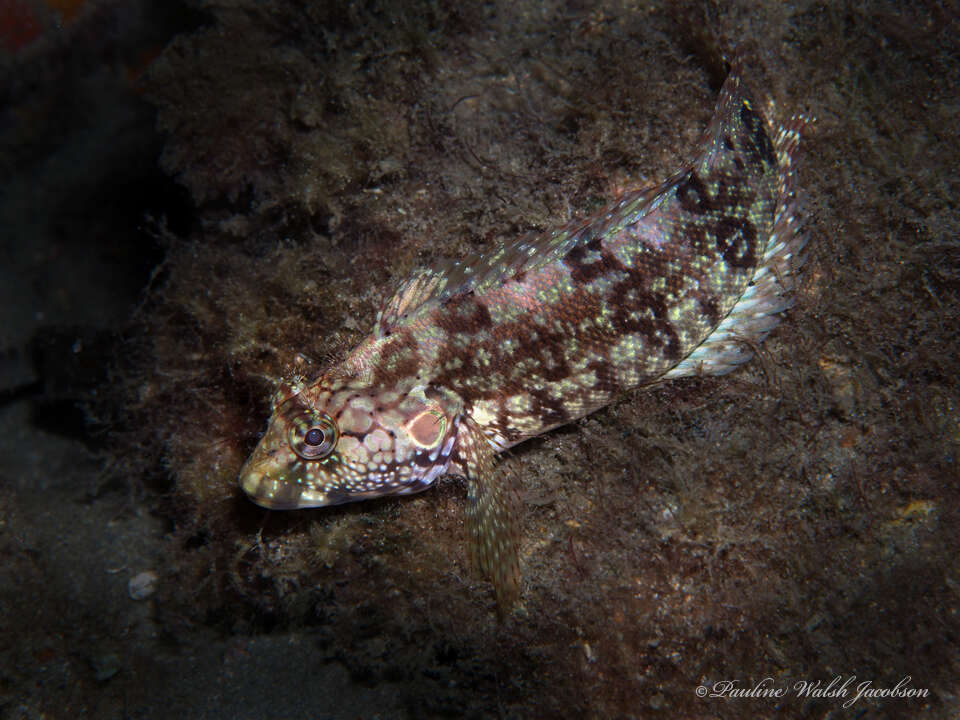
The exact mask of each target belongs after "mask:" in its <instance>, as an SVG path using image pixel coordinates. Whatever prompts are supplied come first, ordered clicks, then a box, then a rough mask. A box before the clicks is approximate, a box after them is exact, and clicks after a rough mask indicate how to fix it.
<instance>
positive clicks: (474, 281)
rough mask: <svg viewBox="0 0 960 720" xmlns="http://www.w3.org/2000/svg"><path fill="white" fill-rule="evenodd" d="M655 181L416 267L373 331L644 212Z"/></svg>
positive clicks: (550, 257) (532, 265) (557, 254)
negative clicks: (580, 213) (562, 221)
mask: <svg viewBox="0 0 960 720" xmlns="http://www.w3.org/2000/svg"><path fill="white" fill-rule="evenodd" d="M660 189H661V188H660V187H659V186H658V187H654V188H647V189H644V190H639V191H637V190H635V191H631V192H628V193H626V194H624V195H622V196H621V197H620V198H618V199H617V201H616V202H615V203H614V204H611V205H610V206H608V207H607V208H606V210H604V211H603V212H601V213H599V214H597V215H594V216H592V217H590V218H586V219H584V218H578V219H575V220H572V221H570V222H569V223H567V224H566V225H564V226H563V227H560V228H558V229H555V230H553V231H550V232H547V233H544V234H542V235H534V234H528V235H525V236H523V237H521V238H519V239H517V240H512V241H510V242H507V243H504V244H503V245H501V246H500V247H498V248H497V249H495V250H492V251H491V252H488V253H482V254H481V253H476V254H473V255H470V256H468V257H466V258H464V259H463V260H452V261H447V262H444V263H441V264H439V265H437V266H435V267H432V268H421V269H419V270H417V271H415V272H414V274H413V276H412V277H410V278H409V279H408V280H406V281H405V282H404V283H403V284H402V285H400V287H399V288H398V289H397V292H396V293H395V294H394V295H393V297H391V298H390V300H388V301H387V303H386V304H385V305H384V306H383V309H382V310H381V311H380V313H379V314H378V315H377V324H376V327H375V328H374V334H375V335H377V336H378V337H383V336H385V335H389V334H390V333H391V332H393V331H394V330H395V329H396V328H397V327H398V326H399V325H401V324H402V323H403V322H404V321H405V320H406V319H407V318H409V317H411V316H413V315H414V314H416V313H417V312H419V311H420V310H422V309H423V308H424V307H426V306H427V305H439V304H442V303H444V302H445V301H447V300H449V299H450V298H452V297H456V296H458V295H465V294H467V293H470V292H476V293H482V292H483V291H484V290H485V289H487V288H489V287H492V286H495V285H497V284H500V283H503V282H505V281H506V280H509V279H510V278H511V277H515V276H516V275H519V274H520V273H526V272H531V271H533V270H536V269H538V268H541V267H543V266H544V265H546V264H548V263H550V262H553V261H554V260H558V259H560V258H562V257H563V256H564V255H566V254H567V253H568V252H570V250H571V249H572V248H573V247H574V246H575V245H577V244H578V243H586V242H589V241H590V240H592V239H593V238H595V237H596V236H597V235H598V234H600V233H602V232H604V231H606V230H607V229H608V228H607V227H606V226H607V225H609V223H610V221H611V219H615V218H624V217H626V216H628V215H630V216H632V217H633V218H634V219H636V218H638V217H640V216H642V214H643V213H644V212H646V209H647V208H646V207H645V206H647V205H649V203H650V201H651V200H653V199H655V198H656V196H657V194H658V193H659V191H660Z"/></svg>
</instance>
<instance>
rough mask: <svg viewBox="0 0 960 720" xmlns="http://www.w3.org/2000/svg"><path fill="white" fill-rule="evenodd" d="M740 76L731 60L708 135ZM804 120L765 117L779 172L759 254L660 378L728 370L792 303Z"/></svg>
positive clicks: (802, 240) (798, 260)
mask: <svg viewBox="0 0 960 720" xmlns="http://www.w3.org/2000/svg"><path fill="white" fill-rule="evenodd" d="M740 82H741V81H740V74H739V68H738V64H735V66H734V69H733V70H732V71H731V73H730V77H728V78H727V81H726V82H725V83H724V86H723V90H722V91H721V99H720V102H719V103H718V111H717V113H716V115H715V117H714V121H713V122H711V127H710V128H709V129H708V130H707V133H708V136H709V134H710V133H711V132H712V133H713V135H712V137H717V135H718V133H716V128H715V127H714V125H715V124H716V123H720V122H722V118H723V117H724V115H723V112H724V109H725V100H726V101H728V102H732V101H733V100H734V99H736V98H738V97H739V94H740V92H741V90H740ZM738 102H739V100H738ZM810 122H812V119H810V118H807V117H806V116H804V115H795V116H794V117H792V118H791V119H790V120H789V121H788V122H787V123H786V124H785V125H783V126H781V127H778V128H772V127H771V126H770V124H769V122H766V123H765V125H766V132H767V133H768V136H770V135H772V147H773V152H774V153H775V155H776V159H777V163H778V165H779V176H778V182H777V205H776V211H775V216H774V224H773V229H772V231H771V233H770V236H769V237H768V238H767V241H766V245H765V249H764V252H763V258H762V260H761V262H760V263H759V265H758V266H757V270H756V272H755V273H754V276H753V278H752V279H751V281H750V284H749V285H748V286H747V288H746V290H745V291H744V293H743V295H741V296H740V299H739V300H738V301H737V304H736V305H734V307H733V308H732V309H731V311H730V313H729V314H727V316H726V317H725V318H723V320H721V322H720V324H719V325H717V327H716V328H715V329H714V330H713V332H712V333H711V334H710V335H709V336H708V337H707V338H706V339H705V340H704V341H703V343H701V344H700V346H699V347H698V348H697V349H696V350H694V351H693V352H692V353H690V355H688V356H687V357H686V358H685V359H684V360H683V361H682V362H680V363H679V364H678V365H677V366H676V367H674V368H672V369H671V370H670V371H669V372H668V373H667V374H666V375H665V379H672V378H678V377H686V376H690V375H723V374H724V373H728V372H730V371H731V370H733V369H735V368H736V367H737V366H739V365H741V364H742V363H744V362H746V361H747V360H749V359H750V358H751V357H752V356H753V349H754V348H755V347H756V345H757V344H758V343H760V342H762V341H763V340H764V338H766V337H767V335H768V334H769V333H770V331H771V330H772V329H773V328H774V327H776V326H777V325H778V324H779V322H780V315H779V313H782V312H783V311H784V310H786V309H787V308H789V307H790V306H791V305H792V304H793V303H792V299H791V298H790V292H791V291H792V290H793V288H794V285H795V280H796V274H797V272H798V270H799V269H800V267H801V265H802V264H803V258H802V257H801V255H800V252H801V251H802V250H803V247H804V246H805V245H806V242H807V236H806V233H805V232H804V231H803V227H802V223H801V220H800V203H799V201H798V199H797V194H796V180H797V173H796V158H797V152H798V148H799V145H800V136H801V134H802V133H803V130H804V128H805V127H806V126H807V125H808V124H810ZM767 142H770V141H769V140H767Z"/></svg>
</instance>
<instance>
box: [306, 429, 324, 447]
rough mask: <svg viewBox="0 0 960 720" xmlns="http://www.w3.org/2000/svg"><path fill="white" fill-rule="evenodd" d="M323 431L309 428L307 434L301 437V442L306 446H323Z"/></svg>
mask: <svg viewBox="0 0 960 720" xmlns="http://www.w3.org/2000/svg"><path fill="white" fill-rule="evenodd" d="M323 438H324V435H323V430H321V429H320V428H310V429H309V430H307V434H306V435H304V436H303V441H304V442H305V443H306V444H307V445H323Z"/></svg>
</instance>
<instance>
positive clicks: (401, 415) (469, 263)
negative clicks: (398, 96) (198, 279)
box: [240, 68, 805, 605]
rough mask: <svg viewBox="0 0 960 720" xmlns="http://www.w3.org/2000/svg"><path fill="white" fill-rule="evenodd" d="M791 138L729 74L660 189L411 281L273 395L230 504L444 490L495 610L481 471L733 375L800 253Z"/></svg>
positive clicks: (766, 322)
mask: <svg viewBox="0 0 960 720" xmlns="http://www.w3.org/2000/svg"><path fill="white" fill-rule="evenodd" d="M804 122H805V121H804V119H803V118H802V116H798V117H795V118H794V119H793V120H792V121H790V123H788V124H787V125H786V126H784V127H781V128H776V129H775V128H773V127H771V126H770V125H769V124H768V123H767V121H766V120H765V119H764V118H763V116H762V114H761V113H760V111H759V109H758V108H757V107H756V106H755V104H754V102H753V100H752V99H751V97H750V94H749V92H748V91H747V89H746V88H745V86H744V84H743V82H742V80H741V78H740V72H739V69H738V68H735V69H734V70H733V71H732V72H731V74H730V76H729V77H728V79H727V81H726V82H725V83H724V86H723V89H722V90H721V94H720V98H719V100H718V103H717V108H716V111H715V113H714V117H713V119H712V121H711V123H710V126H709V127H708V128H707V130H706V132H705V133H704V135H703V138H702V140H701V144H700V150H699V153H698V155H697V156H696V158H695V159H694V160H693V161H692V162H690V163H689V164H687V165H686V166H684V167H683V168H682V169H681V170H680V171H679V172H677V173H676V174H675V175H674V176H673V177H671V178H670V179H669V180H667V181H666V182H664V183H663V184H661V185H659V186H656V187H653V188H648V189H644V190H633V191H629V192H626V193H624V194H623V195H622V196H620V197H619V198H618V199H616V200H615V201H614V202H613V203H612V204H611V205H609V206H608V207H607V208H606V209H604V210H603V211H602V212H600V213H598V214H596V215H594V216H592V217H589V218H587V219H580V220H574V221H572V222H569V223H567V224H566V225H564V226H563V227H561V228H559V229H557V230H555V231H553V232H550V233H547V234H545V235H542V236H540V237H538V238H533V239H529V238H524V239H520V240H517V241H514V242H512V243H508V244H505V245H503V246H501V247H499V248H498V249H496V250H494V251H493V252H490V253H487V254H484V255H479V256H476V257H472V258H468V259H465V260H462V261H457V262H452V263H447V264H446V265H443V266H440V267H437V268H433V269H424V270H420V271H418V272H417V273H415V274H414V275H413V277H411V278H410V279H409V280H408V281H407V282H405V283H403V284H402V285H401V287H400V289H399V290H398V292H397V293H396V295H394V297H393V298H391V299H390V300H389V301H388V302H387V304H386V306H385V307H384V308H383V309H382V310H381V312H380V314H379V315H378V318H377V323H376V326H375V328H374V330H373V333H372V334H371V335H370V337H368V338H367V339H366V340H365V341H363V342H362V343H361V344H360V345H359V346H358V347H357V348H355V349H354V350H353V351H352V352H351V353H350V354H349V356H348V357H347V358H346V359H345V360H344V361H343V362H342V363H340V364H338V365H335V366H333V367H331V368H329V369H327V370H325V371H324V372H322V373H320V374H319V375H317V376H315V377H312V378H309V379H308V378H306V377H303V376H298V377H295V378H294V379H293V380H291V381H290V382H288V383H285V384H283V385H281V387H280V389H279V390H278V391H277V394H276V396H275V398H274V403H273V414H272V416H271V418H270V421H269V425H268V428H267V431H266V433H265V434H264V436H263V437H262V438H261V440H260V443H259V445H258V446H257V448H256V449H255V450H254V452H253V454H252V455H251V457H250V459H249V460H248V461H247V463H246V465H245V466H244V468H243V469H242V471H241V474H240V484H241V487H242V488H243V490H244V491H245V492H246V493H247V494H248V495H249V496H250V498H251V499H252V500H254V502H257V503H259V504H261V505H263V506H265V507H272V508H281V509H283V508H302V507H317V506H324V505H335V504H339V503H344V502H351V501H355V500H360V499H363V498H369V497H377V496H383V495H400V494H408V493H414V492H419V491H421V490H424V489H426V488H428V487H429V486H430V485H431V484H433V483H434V482H435V481H436V480H437V479H438V478H439V477H441V476H443V475H446V474H453V475H461V476H464V477H465V478H466V479H467V490H468V492H467V496H468V506H467V521H468V527H469V531H470V536H471V542H470V548H471V552H472V555H473V557H474V559H475V561H476V563H477V564H478V565H479V567H480V568H481V569H482V570H483V571H484V572H485V573H487V574H488V575H489V576H490V577H491V579H492V580H493V583H494V587H495V589H496V592H497V597H498V600H499V602H500V603H501V604H502V605H509V604H510V603H511V602H512V601H513V599H514V598H515V596H516V594H517V591H518V579H519V563H518V554H517V533H516V530H515V523H514V521H513V515H514V513H513V512H512V511H511V505H512V502H511V494H512V491H513V489H512V488H510V487H509V485H508V483H507V482H506V479H505V478H504V477H503V476H502V473H501V472H498V470H497V467H496V463H495V455H496V453H498V452H500V451H502V450H504V449H506V448H509V447H511V446H512V445H515V444H517V443H519V442H522V441H523V440H525V439H527V438H530V437H533V436H536V435H539V434H541V433H543V432H545V431H547V430H549V429H550V428H553V427H556V426H558V425H562V424H564V423H568V422H571V421H573V420H576V419H577V418H580V417H583V416H584V415H587V414H588V413H591V412H593V411H595V410H597V409H598V408H600V407H603V406H604V405H607V404H608V403H610V402H611V401H612V400H613V398H614V397H615V396H616V395H617V394H619V393H621V392H623V391H626V390H629V389H631V388H636V387H639V386H643V385H649V384H652V383H656V382H660V381H663V380H668V379H672V378H677V377H683V376H688V375H698V374H704V375H707V374H722V373H725V372H728V371H730V370H732V369H733V368H735V367H736V366H738V365H739V364H741V363H742V362H744V361H746V360H747V359H749V357H750V356H751V350H750V347H751V346H753V345H755V344H756V343H757V342H759V341H761V340H762V339H763V338H764V337H765V336H766V335H767V333H768V332H769V331H770V330H771V329H772V328H773V327H774V326H775V325H776V324H777V322H778V321H779V316H778V313H780V312H781V311H783V310H784V309H785V308H786V307H788V306H789V304H790V303H789V298H788V293H789V290H790V289H791V286H792V281H793V276H794V275H795V272H796V269H797V267H798V262H799V261H798V259H797V257H796V256H797V253H798V252H799V250H800V249H801V248H802V246H803V244H804V238H803V235H802V233H801V232H800V229H799V226H798V224H797V221H796V218H795V210H796V200H795V192H794V184H795V169H794V155H795V153H796V149H797V146H798V143H799V136H800V130H801V128H802V127H803V124H804Z"/></svg>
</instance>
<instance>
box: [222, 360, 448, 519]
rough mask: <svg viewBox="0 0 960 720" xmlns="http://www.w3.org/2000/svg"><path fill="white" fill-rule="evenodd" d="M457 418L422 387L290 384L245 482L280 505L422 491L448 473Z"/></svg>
mask: <svg viewBox="0 0 960 720" xmlns="http://www.w3.org/2000/svg"><path fill="white" fill-rule="evenodd" d="M459 422H460V420H459V414H458V413H456V412H455V409H453V408H452V407H451V404H450V403H449V402H445V401H444V398H443V397H442V396H440V395H439V394H437V393H433V392H430V391H429V390H428V389H427V388H425V387H424V386H422V385H413V384H411V385H410V386H409V387H392V388H377V387H368V386H364V385H363V384H362V383H360V382H350V381H349V380H347V381H344V380H338V379H324V378H321V379H319V380H318V381H316V382H315V383H312V384H310V385H308V386H304V385H299V386H294V387H290V386H284V387H282V388H281V390H280V391H279V392H278V394H277V396H276V398H275V400H274V409H273V415H272V416H271V418H270V421H269V425H268V426H267V431H266V433H264V435H263V437H262V438H261V439H260V442H259V444H258V445H257V447H256V449H255V450H254V451H253V453H252V454H251V456H250V458H249V460H247V462H246V464H245V465H244V466H243V468H242V470H241V471H240V486H241V488H243V490H244V492H245V493H246V494H247V495H248V496H249V497H250V499H251V500H253V501H254V502H255V503H257V504H258V505H262V506H263V507H268V508H275V509H294V508H309V507H321V506H325V505H339V504H341V503H347V502H354V501H356V500H363V499H366V498H372V497H380V496H385V495H406V494H410V493H415V492H420V491H421V490H425V489H426V488H428V487H429V486H430V485H431V484H433V482H434V481H435V480H436V479H437V478H439V477H440V476H441V475H443V474H444V473H445V472H446V471H447V468H448V466H449V465H450V456H451V453H452V451H453V448H454V445H455V442H456V437H457V428H458V426H459Z"/></svg>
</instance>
